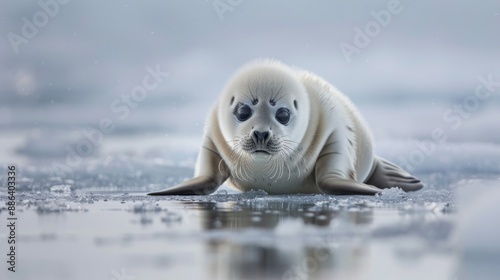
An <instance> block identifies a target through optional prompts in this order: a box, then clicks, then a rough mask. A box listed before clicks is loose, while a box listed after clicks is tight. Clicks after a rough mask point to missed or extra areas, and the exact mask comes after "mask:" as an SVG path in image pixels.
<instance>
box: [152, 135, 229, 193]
mask: <svg viewBox="0 0 500 280" xmlns="http://www.w3.org/2000/svg"><path fill="white" fill-rule="evenodd" d="M216 151H217V149H216V148H215V145H214V144H213V142H212V140H210V138H208V137H206V136H205V137H204V140H203V147H201V150H200V153H199V154H198V160H197V162H196V169H195V175H194V178H193V179H189V180H187V181H186V182H183V183H181V184H179V185H177V186H174V187H171V188H168V189H166V190H162V191H159V192H152V193H148V195H206V194H210V193H213V192H214V191H215V190H217V188H218V187H219V186H220V185H222V184H223V183H224V181H226V180H227V178H228V177H229V171H228V168H227V165H226V163H225V162H224V161H223V160H222V158H221V157H220V155H219V154H218V153H217V152H216Z"/></svg>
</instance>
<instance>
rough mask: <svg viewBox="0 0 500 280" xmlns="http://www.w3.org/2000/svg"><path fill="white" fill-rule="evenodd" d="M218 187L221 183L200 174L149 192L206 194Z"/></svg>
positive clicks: (157, 193)
mask: <svg viewBox="0 0 500 280" xmlns="http://www.w3.org/2000/svg"><path fill="white" fill-rule="evenodd" d="M218 187H219V184H217V182H215V180H213V179H212V178H210V177H207V176H200V177H195V178H193V179H190V180H187V181H186V182H184V183H181V184H179V185H177V186H174V187H171V188H168V189H165V190H162V191H158V192H152V193H148V195H206V194H211V193H213V192H214V191H215V190H217V188H218Z"/></svg>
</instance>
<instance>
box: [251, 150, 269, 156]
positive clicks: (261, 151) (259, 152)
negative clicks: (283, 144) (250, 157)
mask: <svg viewBox="0 0 500 280" xmlns="http://www.w3.org/2000/svg"><path fill="white" fill-rule="evenodd" d="M252 154H257V155H270V154H271V153H269V152H268V151H266V150H255V151H253V153H252Z"/></svg>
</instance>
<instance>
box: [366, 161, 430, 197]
mask: <svg viewBox="0 0 500 280" xmlns="http://www.w3.org/2000/svg"><path fill="white" fill-rule="evenodd" d="M365 183H366V184H369V185H374V186H376V187H378V188H381V189H386V188H401V189H402V190H404V191H406V192H408V191H418V190H420V189H421V188H423V187H424V185H423V184H422V182H421V181H420V180H419V179H417V178H415V177H414V176H412V175H411V174H410V173H408V172H406V171H405V170H403V169H402V168H401V167H399V166H397V165H395V164H394V163H392V162H390V161H387V160H385V159H383V158H380V157H375V158H374V166H373V172H372V174H371V176H370V177H369V178H368V180H366V182H365Z"/></svg>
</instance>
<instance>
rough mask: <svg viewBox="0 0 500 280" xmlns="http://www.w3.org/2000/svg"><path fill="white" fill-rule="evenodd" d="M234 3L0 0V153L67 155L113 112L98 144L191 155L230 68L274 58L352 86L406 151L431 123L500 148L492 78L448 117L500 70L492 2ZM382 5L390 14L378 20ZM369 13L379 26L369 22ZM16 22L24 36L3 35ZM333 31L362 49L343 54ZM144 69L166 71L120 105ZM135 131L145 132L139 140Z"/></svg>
mask: <svg viewBox="0 0 500 280" xmlns="http://www.w3.org/2000/svg"><path fill="white" fill-rule="evenodd" d="M221 2H222V3H226V4H225V5H226V6H222V7H225V8H224V9H226V10H220V9H221V6H220V3H221ZM40 3H44V4H43V5H42V4H40ZM217 3H218V4H217ZM231 3H233V4H234V3H235V4H234V5H232V6H231V5H230V4H228V2H226V1H195V2H181V1H175V2H171V1H170V2H162V1H147V2H141V3H138V2H133V1H107V2H105V3H103V2H99V1H85V2H77V1H66V2H64V1H60V2H56V0H43V1H40V2H38V1H32V2H19V1H7V2H4V3H3V4H2V9H1V11H0V20H1V24H0V34H3V40H2V43H1V44H0V84H1V85H2V87H0V131H1V133H2V135H3V136H2V138H3V139H2V140H1V141H2V143H3V144H4V145H3V146H4V147H3V148H2V149H0V152H2V154H7V157H8V156H16V157H17V156H20V157H21V156H27V157H28V158H31V159H37V158H52V157H55V158H57V157H61V156H62V157H63V156H64V155H65V154H66V151H65V150H64V146H65V144H67V143H70V144H71V143H75V141H77V140H78V139H80V138H82V137H83V136H82V135H83V134H82V131H84V130H89V129H97V128H98V127H99V122H100V121H101V120H103V119H110V120H111V121H112V122H113V125H114V129H113V132H111V133H109V134H107V135H106V141H108V139H111V140H112V141H111V140H110V143H108V144H105V145H104V144H103V147H102V149H99V150H100V151H101V152H102V151H104V152H103V153H104V154H101V155H106V154H108V153H111V151H116V152H120V151H127V150H128V151H133V150H134V149H141V147H137V146H142V145H145V146H147V145H149V149H150V150H158V149H164V150H172V149H176V150H177V149H182V148H184V149H185V150H186V151H188V153H191V154H193V153H195V152H196V150H197V146H198V144H199V140H198V139H200V138H201V135H202V130H203V124H204V121H205V117H206V114H207V113H208V111H209V109H210V106H211V104H213V103H214V102H215V100H216V98H217V96H218V94H219V92H220V91H221V90H222V89H223V87H224V85H225V83H226V82H227V81H228V79H229V78H230V77H231V75H232V74H233V73H234V72H235V71H236V70H237V69H238V68H239V67H241V66H242V65H243V64H245V63H247V62H249V61H251V60H254V59H257V58H263V57H271V58H275V59H278V60H281V61H283V62H284V63H287V64H289V65H294V66H297V67H300V68H303V69H305V70H308V71H311V72H313V73H315V74H317V75H319V76H321V77H323V78H324V79H326V80H327V81H328V82H330V83H332V84H333V85H334V86H336V87H337V88H338V89H340V90H341V91H342V92H343V93H344V94H346V95H347V96H348V97H349V98H351V99H352V100H353V102H354V103H355V104H356V105H357V106H358V107H359V109H360V111H361V113H362V114H363V116H364V117H365V119H366V120H367V121H368V123H369V124H370V128H371V129H372V132H373V134H374V136H375V141H376V143H377V146H378V147H380V149H379V150H380V151H382V153H383V154H390V153H391V152H393V149H392V147H393V146H398V145H399V146H401V145H403V146H405V145H406V144H404V143H410V144H408V145H406V146H405V147H404V148H402V150H397V149H396V152H400V151H405V150H408V149H410V150H411V149H413V148H414V147H415V145H414V144H412V141H414V140H415V139H417V140H422V141H425V140H426V139H429V138H431V135H432V131H433V130H434V129H436V128H443V129H444V130H445V133H446V136H447V139H446V141H447V142H446V143H447V144H451V146H454V147H456V148H454V149H457V150H460V144H461V143H464V144H466V143H472V144H474V145H482V146H481V147H482V149H484V150H485V151H486V152H485V153H486V154H500V149H499V148H498V147H497V146H498V144H499V143H500V132H498V131H496V130H494V129H492V127H494V126H495V125H497V122H498V121H497V118H498V117H497V115H498V109H499V105H500V98H499V97H498V95H499V94H498V93H499V92H500V89H497V90H496V92H494V93H492V94H491V96H490V97H488V98H487V99H486V100H480V102H479V103H478V104H477V106H475V107H474V110H473V111H471V112H469V113H470V114H469V115H467V116H466V117H464V116H460V118H461V119H457V118H456V117H457V113H456V112H454V113H452V114H451V113H450V114H449V115H448V117H449V118H448V119H445V117H444V114H445V113H446V112H447V111H448V110H455V109H454V106H456V105H457V104H458V105H466V104H465V103H464V102H468V101H467V98H469V97H471V96H474V93H475V89H476V87H477V86H478V85H480V82H479V80H478V79H479V77H484V78H487V77H488V76H489V75H491V76H492V80H493V81H499V80H500V64H498V63H497V62H498V61H500V53H499V52H498V49H500V37H499V36H498V34H499V31H500V16H499V12H500V3H499V2H498V1H493V0H489V1H482V2H481V3H480V4H478V3H475V4H470V3H469V2H466V1H442V2H434V1H395V0H390V1H370V2H369V3H365V2H362V1H353V2H349V3H333V2H330V1H318V2H315V3H314V4H312V3H310V2H306V1H294V2H293V3H290V2H288V1H283V0H282V1H272V2H265V1H233V2H231ZM218 5H219V6H218ZM391 5H392V6H391ZM42 6H43V7H42ZM389 7H393V8H394V7H397V10H398V12H397V13H391V12H390V11H389V9H390V8H389ZM218 9H219V10H218ZM47 11H49V12H50V13H52V14H53V15H48V13H49V12H47ZM221 11H222V12H221ZM388 11H389V12H388ZM43 13H45V17H46V18H45V19H46V22H44V17H43ZM387 13H389V14H390V16H389V17H390V18H389V19H388V18H387ZM374 14H376V15H377V16H374ZM47 15H48V16H47ZM384 15H385V16H386V17H385V24H383V25H386V26H382V25H381V24H380V23H375V22H377V20H376V17H381V18H382V20H383V19H384ZM379 20H381V19H379ZM27 21H28V22H30V24H32V25H33V26H35V28H36V32H34V34H33V36H32V38H25V36H24V35H23V28H24V29H25V30H24V31H26V30H27V29H26V28H28V27H24V26H25V25H26V24H27V23H26V22H27ZM36 22H38V25H40V26H39V27H37V25H35V23H36ZM374 23H375V24H378V27H379V29H378V31H377V30H375V31H376V32H375V31H373V29H372V31H371V32H375V33H373V34H375V35H374V36H368V35H366V34H367V33H369V32H370V29H368V31H367V29H366V27H367V26H369V25H370V24H371V25H372V27H373V24H374ZM357 28H359V29H360V30H362V32H363V33H364V34H365V35H364V36H368V37H367V38H369V39H368V43H367V45H366V46H360V45H359V44H356V40H358V41H359V40H360V39H359V38H358V39H356V36H360V35H359V34H358V33H357V31H356V30H357ZM28 29H29V28H28ZM28 31H29V30H28ZM9 34H10V35H9ZM12 34H16V35H17V36H21V37H22V38H24V40H25V41H27V42H26V43H19V42H20V41H16V42H17V43H15V44H14V43H12V40H13V39H12V38H13V37H12V36H13V35H12ZM373 34H372V35H373ZM23 36H24V37H23ZM30 36H31V35H30ZM16 38H17V39H18V40H22V39H19V37H16ZM365 39H366V38H365ZM25 41H23V42H25ZM343 43H344V44H349V45H351V46H354V47H356V48H357V49H358V51H359V53H353V54H352V55H351V56H349V57H348V58H346V56H345V55H344V53H343V51H342V49H341V45H342V44H343ZM16 49H17V51H18V52H17V53H16ZM147 68H149V69H150V70H151V69H153V70H156V69H160V71H161V72H168V76H167V75H165V76H162V77H161V79H160V80H161V81H160V82H159V83H158V84H157V85H156V86H155V87H154V89H152V90H150V91H148V93H147V95H146V97H145V98H144V99H143V100H141V101H140V102H136V104H134V106H137V107H131V106H127V107H128V110H127V111H128V113H125V110H126V109H125V108H124V104H126V103H125V102H124V101H123V99H122V98H123V96H124V95H126V96H130V94H131V92H132V91H133V89H134V88H135V87H137V86H141V85H142V83H143V79H144V78H145V76H147V75H149V74H150V72H148V71H149V70H147ZM469 101H470V100H469ZM473 105H474V104H473ZM451 117H455V119H453V118H451ZM458 121H459V122H460V123H459V124H458V123H457V122H458ZM457 124H458V125H457ZM136 139H145V141H141V145H137V140H136ZM148 140H151V141H148ZM139 141H140V140H139ZM186 142H189V144H185V143H186ZM395 142H396V144H394V143H395ZM120 143H122V144H120ZM483 144H484V145H483ZM485 145H486V146H485ZM121 147H123V149H121ZM97 148H100V147H97ZM12 153H13V154H14V155H12ZM158 155H159V156H161V153H159V154H158ZM5 160H7V159H5Z"/></svg>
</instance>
